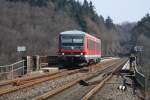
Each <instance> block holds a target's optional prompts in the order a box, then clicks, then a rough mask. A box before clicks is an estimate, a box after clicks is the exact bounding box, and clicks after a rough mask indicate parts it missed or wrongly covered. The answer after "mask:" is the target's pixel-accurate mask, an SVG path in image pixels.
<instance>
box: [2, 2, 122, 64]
mask: <svg viewBox="0 0 150 100" xmlns="http://www.w3.org/2000/svg"><path fill="white" fill-rule="evenodd" d="M0 15H1V16H0V65H2V64H6V63H11V62H14V61H16V60H17V59H19V56H20V55H21V54H19V53H18V52H17V50H16V49H17V46H26V48H27V52H26V55H54V54H56V53H57V42H58V34H59V33H60V32H62V31H66V30H74V29H76V30H82V31H85V32H88V33H91V34H92V35H94V36H97V37H99V38H101V39H102V49H103V55H109V56H111V55H118V54H120V53H121V51H122V47H121V46H120V41H121V40H120V32H119V30H118V28H116V25H114V24H113V21H112V19H111V18H110V17H108V18H107V19H106V20H105V19H104V18H103V16H99V15H98V14H97V13H96V12H95V10H94V6H93V4H92V2H87V1H86V0H85V1H84V3H83V4H81V3H80V2H78V1H76V0H0Z"/></svg>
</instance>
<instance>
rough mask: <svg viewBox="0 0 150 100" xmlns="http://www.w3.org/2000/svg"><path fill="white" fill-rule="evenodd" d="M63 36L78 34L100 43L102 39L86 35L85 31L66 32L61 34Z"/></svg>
mask: <svg viewBox="0 0 150 100" xmlns="http://www.w3.org/2000/svg"><path fill="white" fill-rule="evenodd" d="M60 34H61V35H71V34H78V35H87V36H88V37H90V38H93V39H96V40H97V41H100V39H98V38H96V37H94V36H92V35H90V34H88V33H86V32H83V31H78V30H70V31H64V32H61V33H60Z"/></svg>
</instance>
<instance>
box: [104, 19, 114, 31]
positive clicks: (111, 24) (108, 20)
mask: <svg viewBox="0 0 150 100" xmlns="http://www.w3.org/2000/svg"><path fill="white" fill-rule="evenodd" d="M105 25H106V27H107V28H108V29H112V28H113V27H114V24H113V20H112V19H111V18H110V17H109V16H108V17H107V18H106V20H105Z"/></svg>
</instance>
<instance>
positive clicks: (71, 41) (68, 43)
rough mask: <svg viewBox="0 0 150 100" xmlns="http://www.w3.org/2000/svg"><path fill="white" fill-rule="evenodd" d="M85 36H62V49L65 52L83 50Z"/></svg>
mask: <svg viewBox="0 0 150 100" xmlns="http://www.w3.org/2000/svg"><path fill="white" fill-rule="evenodd" d="M83 45H84V37H83V36H61V48H62V49H64V50H83Z"/></svg>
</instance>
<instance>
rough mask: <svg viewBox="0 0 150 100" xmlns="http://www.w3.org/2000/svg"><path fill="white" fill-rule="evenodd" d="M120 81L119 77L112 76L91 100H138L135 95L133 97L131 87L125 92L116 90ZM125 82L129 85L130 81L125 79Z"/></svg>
mask: <svg viewBox="0 0 150 100" xmlns="http://www.w3.org/2000/svg"><path fill="white" fill-rule="evenodd" d="M122 80H123V79H122V78H121V77H117V76H114V77H113V78H112V80H110V81H109V82H108V84H106V85H105V86H104V87H103V88H102V89H101V91H99V92H98V93H96V94H95V95H94V96H93V97H92V98H91V100H140V99H139V98H138V96H137V95H133V89H132V88H131V87H129V86H128V87H127V90H126V91H121V90H119V89H118V87H119V86H120V85H122ZM127 82H128V83H131V80H130V79H127Z"/></svg>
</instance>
